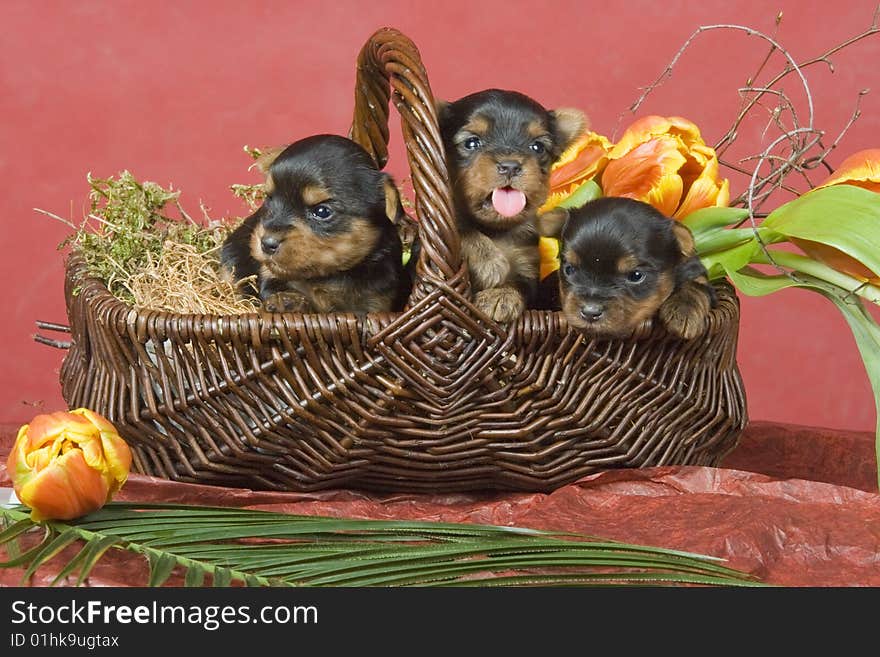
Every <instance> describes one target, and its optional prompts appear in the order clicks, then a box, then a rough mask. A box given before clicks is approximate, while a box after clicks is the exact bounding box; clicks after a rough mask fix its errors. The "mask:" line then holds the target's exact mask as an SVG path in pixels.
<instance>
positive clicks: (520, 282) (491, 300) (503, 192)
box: [437, 89, 586, 322]
mask: <svg viewBox="0 0 880 657" xmlns="http://www.w3.org/2000/svg"><path fill="white" fill-rule="evenodd" d="M437 110H438V117H439V121H440V132H441V134H442V136H443V144H444V147H445V150H446V160H447V166H448V167H449V175H450V178H451V180H452V191H453V199H454V201H455V212H456V221H457V224H458V231H459V234H460V235H461V248H462V255H463V257H464V260H465V263H466V264H467V267H468V272H469V274H470V278H471V289H472V290H473V291H474V292H475V297H474V299H475V304H476V306H477V307H478V308H479V309H480V310H481V311H482V312H483V313H485V314H486V315H487V316H488V317H490V318H491V319H493V320H494V321H496V322H510V321H513V320H514V319H516V318H517V317H518V316H519V315H520V313H522V311H523V310H524V309H525V308H526V307H527V306H528V305H529V304H530V303H531V302H532V301H533V299H534V296H535V292H536V289H537V285H538V265H539V256H538V233H537V231H536V229H535V219H536V217H537V211H538V208H540V207H541V206H542V205H543V204H544V201H546V200H547V194H548V193H549V189H550V167H551V166H552V164H553V163H554V162H555V161H556V159H557V158H558V157H559V155H560V154H561V153H562V152H563V151H564V150H565V149H566V148H567V147H568V146H569V145H570V144H571V143H572V142H574V141H575V140H576V139H577V138H578V137H579V136H580V135H581V134H583V132H584V130H585V128H586V119H585V118H584V115H583V114H582V113H581V112H580V111H578V110H574V109H557V110H547V109H545V108H544V107H542V106H541V105H540V104H539V103H537V102H536V101H534V100H532V99H531V98H529V97H528V96H525V95H523V94H521V93H518V92H516V91H502V90H499V89H489V90H486V91H480V92H478V93H474V94H471V95H469V96H465V97H464V98H461V99H459V100H457V101H455V102H453V103H447V102H444V101H439V102H438V104H437Z"/></svg>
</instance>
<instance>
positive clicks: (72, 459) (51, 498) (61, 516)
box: [16, 450, 108, 521]
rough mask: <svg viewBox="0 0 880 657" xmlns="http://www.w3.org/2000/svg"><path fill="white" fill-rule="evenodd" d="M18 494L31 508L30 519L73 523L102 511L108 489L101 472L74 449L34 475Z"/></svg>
mask: <svg viewBox="0 0 880 657" xmlns="http://www.w3.org/2000/svg"><path fill="white" fill-rule="evenodd" d="M16 494H17V495H18V497H19V499H20V500H21V501H22V502H23V503H24V504H26V505H28V506H29V507H30V508H31V518H33V519H34V520H36V521H41V520H45V519H49V518H52V519H58V520H70V519H72V518H78V517H79V516H82V515H85V514H87V513H90V512H92V511H94V510H96V509H99V508H101V507H102V506H103V505H104V504H105V503H106V501H107V496H108V487H107V484H106V483H105V481H104V479H103V477H102V476H101V473H100V472H98V471H96V470H94V469H93V468H91V467H89V465H88V464H87V463H86V461H85V459H84V458H83V454H82V452H80V451H79V450H73V451H71V452H68V453H67V454H64V455H62V456H60V457H58V458H57V459H55V460H54V461H52V463H50V464H49V465H48V466H47V467H46V468H45V469H43V470H42V471H40V472H38V473H37V474H36V475H34V476H33V477H32V478H31V479H30V480H29V481H28V482H27V483H26V484H25V485H24V486H22V487H21V490H17V491H16Z"/></svg>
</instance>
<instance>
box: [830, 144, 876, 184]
mask: <svg viewBox="0 0 880 657" xmlns="http://www.w3.org/2000/svg"><path fill="white" fill-rule="evenodd" d="M840 184H846V185H855V186H856V187H861V188H863V189H867V190H870V191H872V192H880V148H869V149H866V150H863V151H858V152H857V153H853V154H852V155H850V156H849V157H848V158H846V159H845V160H844V161H843V162H842V163H841V165H840V166H839V167H838V168H837V169H836V170H835V171H834V173H832V174H831V176H829V177H828V179H826V180H825V181H824V182H823V183H822V184H821V185H819V187H829V186H830V185H840ZM819 187H817V189H818V188H819Z"/></svg>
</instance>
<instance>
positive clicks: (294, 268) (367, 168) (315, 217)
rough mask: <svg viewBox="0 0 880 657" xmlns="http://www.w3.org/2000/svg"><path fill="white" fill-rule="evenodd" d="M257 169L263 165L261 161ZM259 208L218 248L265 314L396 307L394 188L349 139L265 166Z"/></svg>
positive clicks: (399, 268)
mask: <svg viewBox="0 0 880 657" xmlns="http://www.w3.org/2000/svg"><path fill="white" fill-rule="evenodd" d="M264 168H266V165H265V164H264ZM266 170H267V180H266V198H265V200H264V202H263V204H262V206H261V207H260V208H259V209H258V210H257V211H256V212H255V213H254V214H252V215H251V216H250V217H248V218H247V219H245V220H244V222H243V223H242V224H241V226H239V227H238V228H237V229H236V230H235V231H233V232H232V234H230V236H229V237H228V238H227V240H226V242H225V243H224V244H223V248H222V251H221V263H222V265H223V267H224V268H225V269H226V270H227V272H228V273H229V274H231V277H232V278H233V279H234V280H236V281H239V280H242V279H244V278H247V277H250V276H255V277H256V283H255V284H254V285H253V286H252V287H251V288H250V290H249V292H250V293H252V294H256V295H259V297H260V299H262V300H263V305H264V307H265V309H266V310H268V311H270V312H321V313H324V312H356V313H367V312H381V311H390V310H399V309H400V308H401V307H402V306H403V303H404V302H405V300H406V295H407V293H408V291H409V277H408V276H407V275H406V273H405V272H404V269H403V264H402V260H401V244H400V238H399V236H398V232H397V228H396V227H395V225H394V223H393V222H396V221H397V220H399V219H400V217H401V216H402V215H403V208H402V206H401V204H400V199H399V196H398V193H397V188H396V187H395V185H394V182H393V181H392V180H391V178H390V177H389V176H388V175H387V174H385V173H382V172H381V171H379V170H378V169H377V168H376V165H375V164H374V163H373V160H372V159H371V158H370V156H369V155H368V154H367V152H366V151H364V150H363V149H362V148H361V147H360V146H358V145H357V144H355V143H354V142H353V141H351V140H349V139H346V138H344V137H339V136H336V135H317V136H314V137H307V138H305V139H302V140H300V141H298V142H296V143H294V144H291V145H290V146H288V147H287V148H285V149H284V150H282V151H281V152H280V153H278V154H277V156H275V157H274V159H273V160H272V161H271V162H269V163H267V168H266Z"/></svg>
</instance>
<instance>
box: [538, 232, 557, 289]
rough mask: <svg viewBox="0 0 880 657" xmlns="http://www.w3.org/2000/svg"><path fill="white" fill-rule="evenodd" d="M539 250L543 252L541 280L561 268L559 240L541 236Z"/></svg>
mask: <svg viewBox="0 0 880 657" xmlns="http://www.w3.org/2000/svg"><path fill="white" fill-rule="evenodd" d="M538 252H539V253H540V254H541V280H544V279H545V278H547V277H548V276H549V275H550V274H552V273H553V272H554V271H556V270H557V269H559V240H557V239H555V238H553V237H541V238H540V239H539V240H538Z"/></svg>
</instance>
